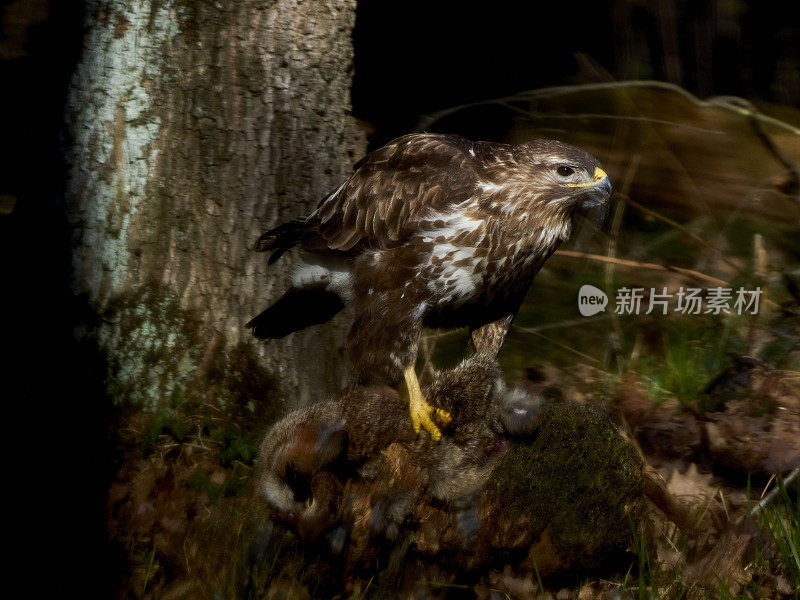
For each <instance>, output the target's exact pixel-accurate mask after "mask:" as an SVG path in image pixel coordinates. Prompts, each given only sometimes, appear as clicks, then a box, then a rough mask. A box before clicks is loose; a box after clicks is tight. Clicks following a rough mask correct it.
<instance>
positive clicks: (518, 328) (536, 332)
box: [513, 326, 600, 363]
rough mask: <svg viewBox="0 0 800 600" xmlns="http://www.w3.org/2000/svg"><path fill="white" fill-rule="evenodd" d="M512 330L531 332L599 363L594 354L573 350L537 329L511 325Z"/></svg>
mask: <svg viewBox="0 0 800 600" xmlns="http://www.w3.org/2000/svg"><path fill="white" fill-rule="evenodd" d="M513 331H521V332H523V333H529V334H531V335H535V336H537V337H540V338H542V339H544V340H547V341H548V342H550V343H551V344H555V345H556V346H558V347H559V348H562V349H564V350H567V351H569V352H572V353H573V354H577V355H578V356H580V357H582V358H585V359H586V360H590V361H592V362H593V363H599V362H600V361H599V360H598V359H596V358H595V357H594V356H589V355H588V354H584V353H583V352H581V351H579V350H575V348H572V347H570V346H567V345H566V344H562V343H561V342H559V341H556V340H554V339H553V338H551V337H548V336H546V335H544V334H541V333H539V332H538V331H536V330H535V329H534V328H531V327H517V326H514V327H513Z"/></svg>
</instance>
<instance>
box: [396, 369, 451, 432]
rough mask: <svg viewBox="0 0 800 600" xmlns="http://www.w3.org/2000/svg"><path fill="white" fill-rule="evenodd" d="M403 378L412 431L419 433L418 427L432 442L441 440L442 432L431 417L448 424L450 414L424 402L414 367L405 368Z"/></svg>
mask: <svg viewBox="0 0 800 600" xmlns="http://www.w3.org/2000/svg"><path fill="white" fill-rule="evenodd" d="M403 376H404V377H405V378H406V387H407V388H408V402H409V409H410V411H411V423H412V425H414V431H415V432H416V433H419V428H420V426H422V427H424V428H425V430H426V431H427V432H428V433H429V434H431V438H432V439H433V441H434V442H438V441H439V440H440V439H442V432H441V431H439V428H438V427H436V425H435V424H434V422H433V419H432V417H433V415H436V418H438V419H439V420H440V421H441V422H442V423H445V424H446V423H449V422H450V421H451V420H452V418H451V417H450V413H449V412H447V411H446V410H442V409H441V408H434V407H433V406H431V405H430V404H428V403H427V402H426V401H425V397H424V396H423V395H422V390H421V389H420V387H419V380H418V379H417V374H416V373H415V372H414V365H411V366H410V367H408V368H406V370H405V371H403Z"/></svg>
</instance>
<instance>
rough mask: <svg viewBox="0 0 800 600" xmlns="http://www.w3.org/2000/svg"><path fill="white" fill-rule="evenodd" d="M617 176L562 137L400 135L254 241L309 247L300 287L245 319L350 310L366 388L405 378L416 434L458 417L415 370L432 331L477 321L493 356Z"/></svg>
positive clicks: (269, 332) (272, 325) (282, 327)
mask: <svg viewBox="0 0 800 600" xmlns="http://www.w3.org/2000/svg"><path fill="white" fill-rule="evenodd" d="M611 193H612V190H611V183H610V182H609V179H608V177H607V175H606V174H605V172H604V171H603V170H602V169H601V168H600V167H599V166H598V162H597V160H596V159H595V158H594V157H592V156H591V155H589V154H587V153H586V152H584V151H583V150H581V149H579V148H576V147H574V146H570V145H568V144H564V143H561V142H557V141H553V140H533V141H530V142H527V143H525V144H520V145H508V144H498V143H490V142H473V141H470V140H468V139H465V138H463V137H460V136H455V135H436V134H413V135H406V136H404V137H401V138H398V139H396V140H394V141H392V142H390V143H388V144H386V145H385V146H383V147H382V148H379V149H378V150H375V151H374V152H372V153H371V154H369V155H367V156H366V157H365V158H363V159H361V160H360V161H359V162H358V163H356V165H355V167H354V173H353V174H352V175H351V176H350V178H349V179H347V181H345V182H344V183H342V185H340V186H339V187H338V188H337V189H336V190H335V191H334V192H333V193H332V194H330V195H329V196H328V197H327V198H325V199H324V200H323V201H322V202H321V203H320V204H319V206H318V207H317V209H316V210H315V211H314V212H312V213H311V214H310V215H308V216H306V217H302V218H300V219H297V220H295V221H291V222H289V223H285V224H283V225H280V226H278V227H276V228H274V229H272V230H270V231H268V232H267V233H265V234H264V235H262V236H261V237H260V238H259V240H258V243H257V246H256V247H257V249H258V250H259V251H272V252H273V254H272V255H271V257H270V259H269V262H270V263H272V262H274V261H275V260H277V259H278V258H279V257H280V256H281V255H282V254H283V253H284V252H285V251H286V250H288V249H289V248H292V247H294V246H299V247H300V257H299V258H300V261H299V266H298V267H297V268H296V269H295V271H294V273H293V275H292V281H291V287H290V288H289V290H288V291H287V292H286V293H285V294H284V295H283V296H282V297H281V298H280V299H279V300H278V301H277V302H276V303H275V304H273V305H272V306H270V307H269V308H267V309H266V310H265V311H264V312H262V313H261V314H260V315H258V316H257V317H255V318H254V319H253V320H252V321H250V322H249V323H248V324H247V325H248V327H252V329H253V333H254V335H255V336H256V337H258V338H278V337H283V336H285V335H287V334H289V333H292V332H293V331H297V330H299V329H303V328H304V327H307V326H309V325H313V324H317V323H323V322H325V321H327V320H329V319H330V318H332V317H333V316H334V315H335V314H336V313H338V312H339V311H340V310H342V308H344V306H345V305H352V306H353V308H354V311H355V320H354V322H353V324H352V326H351V328H350V332H349V334H348V339H347V350H348V354H349V357H350V359H351V361H352V363H353V367H354V370H355V374H356V377H357V379H358V381H359V383H362V384H369V383H384V384H390V385H393V384H395V383H396V382H397V381H398V380H399V378H400V376H401V375H404V377H405V382H406V385H407V386H408V392H409V398H410V410H411V419H412V424H413V426H414V429H415V430H416V431H419V428H420V425H422V426H423V427H425V429H427V430H428V432H429V433H430V434H431V436H432V437H433V438H434V439H439V438H440V437H441V433H440V432H439V429H438V428H437V427H436V425H435V424H434V422H433V420H432V416H434V415H435V416H437V417H439V418H440V419H441V420H442V421H444V422H447V421H448V420H449V415H448V414H447V413H446V412H445V411H441V410H434V409H433V408H432V407H431V406H430V405H428V403H427V402H426V401H425V399H424V398H423V396H422V392H421V391H420V387H419V382H418V381H417V377H416V375H415V372H414V363H415V360H416V356H417V342H418V339H419V334H420V330H421V328H422V326H423V325H424V326H428V327H447V328H452V327H469V328H470V330H471V333H472V340H473V344H474V345H475V349H476V352H479V353H481V352H486V353H492V354H496V353H497V352H498V351H499V349H500V346H501V345H502V343H503V340H504V339H505V335H506V333H507V331H508V328H509V327H510V325H511V321H512V319H513V318H514V315H515V314H516V312H517V310H518V309H519V307H520V304H521V302H522V300H523V298H524V296H525V293H526V291H527V289H528V287H529V285H530V283H531V281H532V280H533V278H534V276H535V275H536V273H537V272H538V271H539V269H541V268H542V265H543V264H544V262H545V261H546V260H547V259H548V257H549V256H550V255H551V254H552V253H553V252H554V251H555V249H556V248H557V247H558V246H559V245H560V244H561V243H562V242H563V241H565V240H566V239H567V238H569V236H570V233H571V231H572V227H573V218H574V213H575V211H576V210H577V209H581V208H584V209H587V208H588V209H594V210H598V209H599V210H603V211H604V209H605V207H606V206H607V204H608V199H609V197H610V196H611Z"/></svg>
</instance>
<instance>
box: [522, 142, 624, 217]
mask: <svg viewBox="0 0 800 600" xmlns="http://www.w3.org/2000/svg"><path fill="white" fill-rule="evenodd" d="M516 149H517V152H516V154H517V157H516V158H517V164H518V168H519V169H522V170H523V171H526V172H527V175H528V180H529V181H530V182H531V185H532V186H533V187H535V188H538V189H537V191H538V192H540V193H539V194H538V196H539V198H538V200H539V202H540V203H542V204H544V205H552V206H553V207H560V208H563V209H565V210H567V211H572V210H579V209H586V210H590V211H591V210H593V209H605V208H606V207H607V206H608V201H609V199H610V198H611V194H612V193H613V188H612V187H611V181H610V180H609V178H608V175H607V174H606V172H605V171H604V170H603V169H601V168H600V163H599V162H598V161H597V159H596V158H595V157H594V156H592V155H591V154H589V153H588V152H586V151H584V150H581V149H580V148H578V147H576V146H571V145H569V144H565V143H563V142H558V141H555V140H532V141H530V142H527V143H525V144H520V145H519V146H517V147H516Z"/></svg>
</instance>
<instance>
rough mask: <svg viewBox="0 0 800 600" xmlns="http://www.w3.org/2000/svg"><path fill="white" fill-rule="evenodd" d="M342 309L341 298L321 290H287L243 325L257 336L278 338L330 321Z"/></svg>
mask: <svg viewBox="0 0 800 600" xmlns="http://www.w3.org/2000/svg"><path fill="white" fill-rule="evenodd" d="M343 308H344V304H343V303H342V300H341V298H339V296H337V295H336V294H333V293H331V292H326V291H325V290H324V289H319V288H317V289H305V290H304V289H290V290H289V291H287V292H286V293H285V294H284V295H283V296H281V297H280V299H279V300H278V301H277V302H276V303H275V304H273V305H272V306H270V307H269V308H268V309H267V310H265V311H264V312H262V313H261V314H260V315H258V316H257V317H256V318H254V319H253V320H252V321H250V322H249V323H248V324H247V325H246V327H251V328H252V329H253V335H254V336H256V337H257V338H261V339H264V338H280V337H283V336H285V335H289V334H290V333H293V332H295V331H299V330H301V329H305V328H306V327H309V326H310V325H319V324H320V323H325V322H326V321H330V320H331V319H332V318H333V317H334V315H336V314H337V313H338V312H339V311H340V310H342V309H343Z"/></svg>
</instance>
